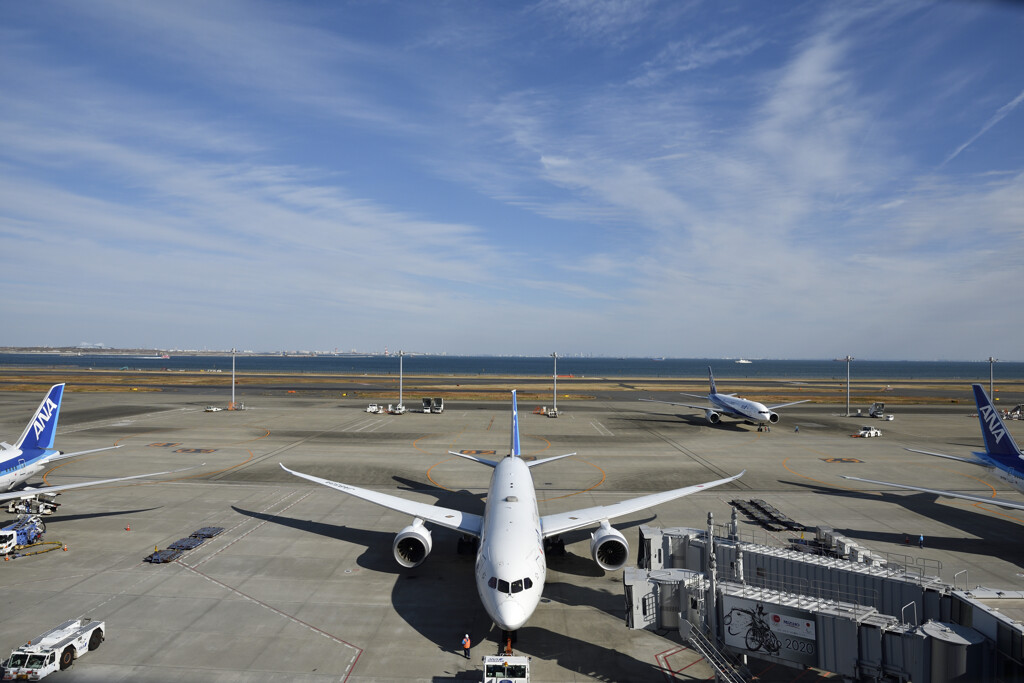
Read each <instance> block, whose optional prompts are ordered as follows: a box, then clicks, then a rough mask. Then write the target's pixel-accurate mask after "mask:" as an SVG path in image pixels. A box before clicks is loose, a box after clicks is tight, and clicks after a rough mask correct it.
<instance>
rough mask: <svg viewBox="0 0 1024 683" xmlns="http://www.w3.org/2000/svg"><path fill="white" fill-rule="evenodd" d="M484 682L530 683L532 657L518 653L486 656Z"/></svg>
mask: <svg viewBox="0 0 1024 683" xmlns="http://www.w3.org/2000/svg"><path fill="white" fill-rule="evenodd" d="M484 683H530V658H529V657H522V656H517V655H487V656H485V657H484Z"/></svg>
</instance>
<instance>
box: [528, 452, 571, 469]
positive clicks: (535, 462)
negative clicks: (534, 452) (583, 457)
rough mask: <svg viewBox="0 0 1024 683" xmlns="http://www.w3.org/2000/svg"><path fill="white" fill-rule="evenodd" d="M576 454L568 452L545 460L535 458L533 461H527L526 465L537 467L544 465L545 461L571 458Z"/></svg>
mask: <svg viewBox="0 0 1024 683" xmlns="http://www.w3.org/2000/svg"><path fill="white" fill-rule="evenodd" d="M574 455H576V454H575V453H566V454H565V455H554V456H552V457H550V458H544V459H543V460H534V461H533V462H528V463H526V466H527V467H536V466H537V465H543V464H544V463H546V462H551V461H552V460H561V459H562V458H571V457H572V456H574Z"/></svg>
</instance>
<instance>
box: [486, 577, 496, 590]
mask: <svg viewBox="0 0 1024 683" xmlns="http://www.w3.org/2000/svg"><path fill="white" fill-rule="evenodd" d="M487 587H488V588H497V587H498V579H497V578H495V577H493V576H492V577H491V578H489V579H487Z"/></svg>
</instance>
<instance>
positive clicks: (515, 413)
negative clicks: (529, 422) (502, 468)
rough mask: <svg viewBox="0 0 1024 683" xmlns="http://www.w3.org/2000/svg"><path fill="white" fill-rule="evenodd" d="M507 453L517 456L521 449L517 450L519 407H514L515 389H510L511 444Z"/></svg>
mask: <svg viewBox="0 0 1024 683" xmlns="http://www.w3.org/2000/svg"><path fill="white" fill-rule="evenodd" d="M509 454H510V455H513V456H515V457H517V458H518V457H519V456H520V454H521V451H520V450H519V409H518V408H516V390H515V389H513V390H512V445H511V446H510V450H509Z"/></svg>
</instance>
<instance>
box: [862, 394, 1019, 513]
mask: <svg viewBox="0 0 1024 683" xmlns="http://www.w3.org/2000/svg"><path fill="white" fill-rule="evenodd" d="M971 386H972V387H973V388H974V402H975V403H976V404H977V405H978V422H980V423H981V435H982V436H983V437H984V439H985V451H984V452H979V451H975V452H974V455H975V456H976V457H974V458H962V457H960V456H957V455H946V454H945V453H932V452H931V451H919V450H917V449H914V448H908V449H907V450H908V451H911V452H913V453H923V454H924V455H934V456H936V457H939V458H948V459H949V460H959V461H960V462H969V463H971V464H972V465H981V466H982V467H987V468H989V469H990V470H992V471H993V473H994V474H995V475H996V477H998V478H999V479H1001V480H1002V481H1005V482H1006V483H1007V484H1009V485H1010V486H1012V487H1014V488H1015V489H1017V490H1018V491H1024V454H1022V453H1021V450H1020V448H1018V447H1017V443H1016V442H1015V441H1014V440H1013V437H1012V436H1011V435H1010V432H1008V431H1007V430H1006V425H1005V424H1003V419H1002V418H1001V417H999V411H997V410H996V407H995V406H994V405H992V401H991V400H990V399H989V397H988V395H987V394H986V393H985V390H984V389H983V388H982V386H981V385H980V384H973V385H971ZM843 478H844V479H852V480H854V481H863V482H867V483H868V484H880V485H883V486H894V487H896V488H900V489H909V490H911V491H922V492H924V493H934V494H936V495H939V496H947V497H950V498H963V499H964V500H973V501H974V502H976V503H992V504H993V505H998V506H999V507H1003V508H1008V509H1010V510H1024V503H1018V502H1014V501H1011V500H1007V499H1006V498H998V497H996V496H974V495H970V494H967V493H956V492H955V491H943V490H940V489H929V488H924V487H923V486H911V485H909V484H894V483H892V482H889V481H875V480H873V479H861V478H860V477H848V476H845V475H844V476H843Z"/></svg>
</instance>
